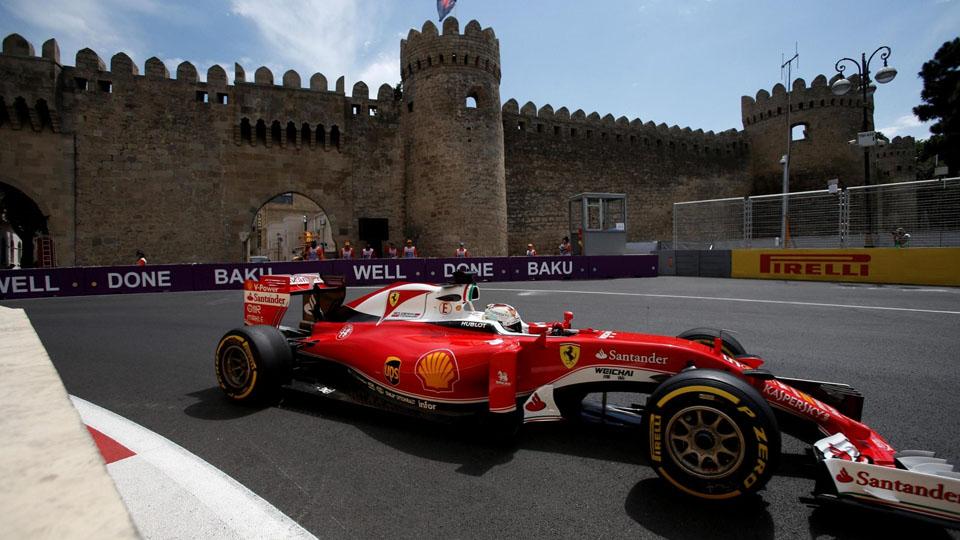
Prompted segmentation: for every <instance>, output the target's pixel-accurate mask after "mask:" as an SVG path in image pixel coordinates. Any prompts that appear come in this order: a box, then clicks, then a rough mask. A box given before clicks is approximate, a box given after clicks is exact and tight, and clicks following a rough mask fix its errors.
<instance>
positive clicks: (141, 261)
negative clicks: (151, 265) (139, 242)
mask: <svg viewBox="0 0 960 540" xmlns="http://www.w3.org/2000/svg"><path fill="white" fill-rule="evenodd" d="M146 265H147V256H146V255H144V254H143V252H142V251H140V250H139V249H138V250H137V266H146Z"/></svg>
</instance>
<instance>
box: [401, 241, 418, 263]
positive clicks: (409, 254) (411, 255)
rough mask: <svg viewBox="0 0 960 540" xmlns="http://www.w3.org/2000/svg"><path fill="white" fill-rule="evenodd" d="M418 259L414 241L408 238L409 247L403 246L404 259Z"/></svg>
mask: <svg viewBox="0 0 960 540" xmlns="http://www.w3.org/2000/svg"><path fill="white" fill-rule="evenodd" d="M417 257H418V254H417V246H415V245H413V240H411V239H409V238H407V245H405V246H403V258H404V259H416V258H417Z"/></svg>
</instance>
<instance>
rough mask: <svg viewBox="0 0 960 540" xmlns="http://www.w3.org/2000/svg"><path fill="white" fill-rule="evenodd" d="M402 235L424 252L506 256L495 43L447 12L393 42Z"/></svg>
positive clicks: (490, 33)
mask: <svg viewBox="0 0 960 540" xmlns="http://www.w3.org/2000/svg"><path fill="white" fill-rule="evenodd" d="M400 67H401V72H402V80H403V103H402V104H401V118H400V125H401V130H402V132H403V140H404V142H403V145H404V148H403V151H404V156H405V163H406V164H405V167H406V169H405V182H406V190H405V191H406V204H405V207H406V208H405V209H406V231H405V232H406V234H407V235H408V236H410V237H413V238H414V240H415V241H416V242H417V243H418V246H417V247H418V248H419V250H420V251H421V252H422V253H423V254H424V255H426V256H431V257H443V256H448V257H449V256H452V255H453V253H454V250H455V249H456V246H457V243H458V242H460V241H463V242H466V243H467V247H468V248H469V249H470V251H471V253H472V254H474V255H484V256H499V255H506V254H507V198H506V185H505V173H504V149H503V117H502V114H501V110H500V43H499V41H498V40H497V37H496V35H495V34H494V33H493V30H492V29H490V28H486V29H481V28H480V24H479V23H477V21H470V23H468V24H467V26H466V28H464V32H463V33H462V34H461V33H460V27H459V23H458V22H457V20H456V19H454V18H452V17H449V18H447V19H446V20H445V21H444V23H443V34H442V35H440V34H438V32H437V27H436V26H434V25H433V23H432V22H429V21H428V22H426V23H424V25H423V28H422V29H421V31H419V32H417V31H416V30H410V33H409V34H408V35H407V39H405V40H402V41H401V42H400Z"/></svg>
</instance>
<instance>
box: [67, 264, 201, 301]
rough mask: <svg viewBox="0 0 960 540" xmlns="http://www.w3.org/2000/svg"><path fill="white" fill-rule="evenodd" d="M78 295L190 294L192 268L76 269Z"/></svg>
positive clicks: (191, 288)
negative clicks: (78, 272) (176, 292)
mask: <svg viewBox="0 0 960 540" xmlns="http://www.w3.org/2000/svg"><path fill="white" fill-rule="evenodd" d="M78 270H79V271H80V273H81V274H82V276H83V282H82V285H81V286H82V287H83V290H84V292H83V293H81V294H122V293H151V292H171V291H193V290H195V289H194V286H193V265H189V264H171V265H162V266H119V267H112V266H94V267H88V268H78Z"/></svg>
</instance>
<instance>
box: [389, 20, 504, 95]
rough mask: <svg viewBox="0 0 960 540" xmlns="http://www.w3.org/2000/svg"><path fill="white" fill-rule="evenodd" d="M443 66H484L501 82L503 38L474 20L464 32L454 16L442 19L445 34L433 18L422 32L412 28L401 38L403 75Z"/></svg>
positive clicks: (403, 77)
mask: <svg viewBox="0 0 960 540" xmlns="http://www.w3.org/2000/svg"><path fill="white" fill-rule="evenodd" d="M440 67H462V68H474V69H481V70H484V71H487V72H489V73H492V74H494V75H495V76H496V78H497V81H499V80H500V41H499V40H498V39H497V36H496V34H495V33H494V32H493V29H492V28H483V29H481V27H480V23H478V22H477V21H475V20H474V21H470V22H469V23H467V26H466V27H465V28H464V30H463V33H462V34H461V33H460V23H459V22H458V21H457V19H455V18H454V17H447V18H446V19H445V20H444V21H443V34H440V33H439V32H438V31H437V27H436V26H435V25H434V24H433V22H431V21H427V22H425V23H423V27H422V28H421V29H420V31H417V30H414V29H410V32H408V33H407V38H406V39H402V40H400V75H401V78H402V79H404V80H405V79H406V78H407V77H410V76H413V75H415V74H416V73H419V72H421V71H423V70H428V69H435V68H440Z"/></svg>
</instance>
